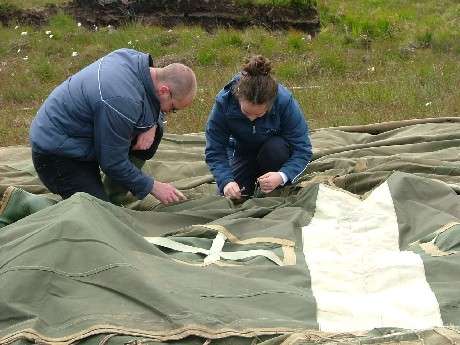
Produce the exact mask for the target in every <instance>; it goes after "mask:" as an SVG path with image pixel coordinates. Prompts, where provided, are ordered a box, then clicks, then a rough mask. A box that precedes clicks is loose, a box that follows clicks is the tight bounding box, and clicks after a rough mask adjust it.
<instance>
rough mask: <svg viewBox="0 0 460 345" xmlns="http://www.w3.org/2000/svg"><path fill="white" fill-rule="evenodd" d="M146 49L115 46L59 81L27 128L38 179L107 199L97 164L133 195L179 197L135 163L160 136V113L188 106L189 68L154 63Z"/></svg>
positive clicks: (66, 191)
mask: <svg viewBox="0 0 460 345" xmlns="http://www.w3.org/2000/svg"><path fill="white" fill-rule="evenodd" d="M152 66H153V63H152V58H151V57H150V55H149V54H145V53H142V52H138V51H135V50H131V49H119V50H116V51H114V52H112V53H110V54H108V55H106V56H104V57H102V58H100V59H99V60H97V61H96V62H94V63H92V64H91V65H89V66H87V67H85V68H84V69H82V70H81V71H79V72H78V73H76V74H75V75H73V76H71V77H70V78H68V79H67V80H66V81H64V82H63V83H62V84H61V85H59V86H58V87H57V88H56V89H54V91H53V92H52V93H51V94H50V95H49V97H48V98H47V99H46V100H45V102H44V103H43V105H42V106H41V107H40V109H39V110H38V113H37V115H36V117H35V118H34V120H33V122H32V125H31V129H30V143H31V146H32V158H33V163H34V166H35V169H36V171H37V173H38V176H39V177H40V179H41V180H42V182H43V183H44V185H45V186H46V187H47V188H48V189H49V190H50V191H51V192H53V193H55V194H59V195H60V196H61V197H62V198H63V199H66V198H68V197H70V196H71V195H72V194H74V193H76V192H86V193H89V194H91V195H93V196H95V197H97V198H100V199H102V200H105V201H111V200H109V199H111V198H110V197H109V195H108V194H107V192H106V190H105V189H104V185H103V183H102V179H101V175H100V170H102V171H103V172H104V173H105V175H106V176H108V178H109V179H110V183H108V185H114V184H118V185H120V186H122V187H123V188H125V189H126V190H129V191H131V192H132V193H133V195H134V196H136V197H137V198H139V199H143V198H144V197H146V196H147V195H148V194H149V193H150V194H152V195H153V196H154V197H156V198H157V199H158V200H159V201H160V202H162V203H164V204H168V203H171V202H176V201H180V200H183V199H185V197H184V195H183V194H182V193H181V192H180V191H179V190H177V189H176V188H175V187H174V186H172V185H171V184H169V183H162V182H160V181H156V180H155V181H154V180H153V178H152V177H151V176H147V175H145V174H144V173H143V172H142V171H141V169H140V168H141V167H142V165H143V164H144V162H145V160H147V159H150V158H152V156H153V155H154V154H155V151H156V149H157V147H158V144H159V143H160V140H161V137H162V134H163V118H164V115H165V114H166V113H169V112H174V111H175V110H177V109H183V108H186V107H188V106H190V105H191V103H192V101H193V99H194V97H195V94H196V88H197V86H196V78H195V74H194V73H193V71H192V70H191V69H190V68H188V67H187V66H184V65H182V64H179V63H174V64H171V65H168V66H166V67H164V68H154V67H152Z"/></svg>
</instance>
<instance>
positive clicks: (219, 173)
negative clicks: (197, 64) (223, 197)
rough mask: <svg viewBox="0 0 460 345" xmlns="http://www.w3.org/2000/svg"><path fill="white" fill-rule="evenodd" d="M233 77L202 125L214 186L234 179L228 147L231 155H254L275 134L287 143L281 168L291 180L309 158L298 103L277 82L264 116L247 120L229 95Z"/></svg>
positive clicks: (303, 124) (307, 140) (294, 180)
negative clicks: (204, 129)
mask: <svg viewBox="0 0 460 345" xmlns="http://www.w3.org/2000/svg"><path fill="white" fill-rule="evenodd" d="M240 77H241V75H240V74H238V75H237V76H235V77H234V78H233V79H232V80H231V81H230V83H229V84H227V85H226V86H225V87H224V88H223V89H222V90H221V91H220V92H219V93H218V94H217V96H216V100H215V103H214V106H213V108H212V110H211V113H210V114H209V118H208V122H207V125H206V150H205V153H206V163H207V164H208V166H209V168H210V170H211V172H212V173H213V175H214V178H215V180H216V182H217V185H218V187H219V189H220V190H223V188H224V187H225V185H226V184H227V183H229V182H232V181H235V179H234V176H233V174H232V169H231V167H230V163H229V160H228V156H227V151H228V149H229V148H232V150H233V154H235V155H244V156H248V155H254V156H255V155H257V152H258V151H259V149H260V147H261V146H262V144H263V143H264V142H265V141H266V140H267V139H268V138H269V137H270V136H274V135H278V136H281V137H283V138H284V139H285V140H286V141H287V142H288V144H289V147H290V150H291V156H290V157H289V159H288V160H287V161H286V162H285V163H284V165H283V166H282V167H281V169H280V171H281V172H283V173H285V174H286V176H287V178H288V181H289V182H291V183H295V182H296V181H297V179H298V178H299V176H300V175H301V173H302V172H303V171H304V169H305V168H306V166H307V164H308V163H309V162H310V159H311V157H312V147H311V143H310V138H309V131H308V125H307V122H306V120H305V117H304V115H303V113H302V110H301V109H300V106H299V104H298V103H297V101H296V100H295V99H294V98H293V96H292V94H291V93H290V92H289V91H288V90H287V89H286V88H285V87H284V86H283V85H281V84H278V93H277V96H276V99H275V102H274V103H273V106H272V108H271V109H270V111H269V112H267V114H265V115H264V116H262V117H260V118H257V119H256V120H254V121H251V120H249V119H248V118H247V117H246V116H245V115H244V114H243V113H242V112H241V109H240V105H239V102H238V99H237V98H236V97H235V96H234V94H233V91H232V90H233V85H234V84H235V83H236V82H237V81H238V80H239V78H240Z"/></svg>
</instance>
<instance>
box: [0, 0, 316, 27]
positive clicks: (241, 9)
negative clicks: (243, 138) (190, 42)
mask: <svg viewBox="0 0 460 345" xmlns="http://www.w3.org/2000/svg"><path fill="white" fill-rule="evenodd" d="M58 10H63V11H64V12H66V13H69V14H71V15H73V16H74V17H75V18H76V19H77V20H78V21H80V22H81V23H82V24H83V25H86V26H88V27H91V26H103V25H117V26H118V25H120V24H124V23H128V22H131V21H134V20H136V21H140V22H142V23H145V24H150V25H161V26H165V27H173V26H175V25H178V24H185V25H201V26H203V27H204V28H206V29H207V30H213V29H215V28H219V27H232V28H238V29H242V28H245V27H248V26H253V25H257V26H262V27H265V28H267V29H272V30H276V29H288V28H294V29H298V30H302V31H306V32H309V33H311V34H312V35H314V34H315V33H317V32H318V31H319V27H320V23H319V15H318V12H317V11H316V9H315V8H304V7H279V6H277V7H274V6H268V5H263V6H262V5H259V6H254V5H247V6H246V5H244V6H242V5H239V4H236V3H235V2H234V1H224V0H220V1H219V0H203V1H196V0H188V1H187V0H157V1H153V0H152V1H139V0H138V1H133V0H74V1H73V2H70V3H69V4H67V5H63V6H47V7H45V8H42V9H31V10H21V9H18V8H10V9H8V8H6V9H3V10H2V11H0V22H2V23H3V24H4V25H7V24H8V23H10V22H12V21H17V22H22V23H27V24H32V25H43V24H44V23H46V22H47V18H48V17H49V16H50V15H53V14H55V13H56V12H57V11H58Z"/></svg>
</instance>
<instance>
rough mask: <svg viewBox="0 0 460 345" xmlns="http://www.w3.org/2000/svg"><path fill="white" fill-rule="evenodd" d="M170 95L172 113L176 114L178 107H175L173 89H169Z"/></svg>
mask: <svg viewBox="0 0 460 345" xmlns="http://www.w3.org/2000/svg"><path fill="white" fill-rule="evenodd" d="M169 97H171V110H170V112H172V113H174V114H175V113H176V111H177V109H176V107H174V103H173V94H172V91H171V89H169Z"/></svg>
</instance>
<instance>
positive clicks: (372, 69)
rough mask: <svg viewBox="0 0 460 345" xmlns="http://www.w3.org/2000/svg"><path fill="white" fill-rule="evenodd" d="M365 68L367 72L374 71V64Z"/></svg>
mask: <svg viewBox="0 0 460 345" xmlns="http://www.w3.org/2000/svg"><path fill="white" fill-rule="evenodd" d="M367 70H368V71H369V72H374V71H375V67H374V66H371V67H368V69H367Z"/></svg>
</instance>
